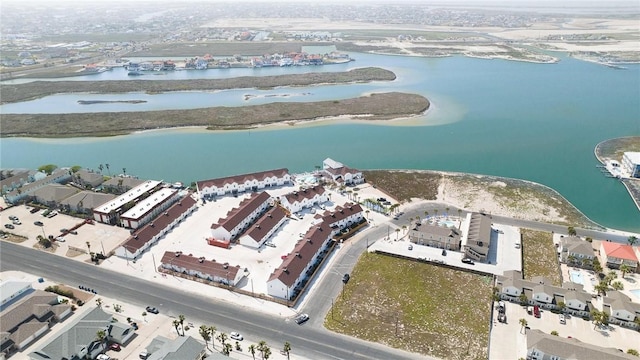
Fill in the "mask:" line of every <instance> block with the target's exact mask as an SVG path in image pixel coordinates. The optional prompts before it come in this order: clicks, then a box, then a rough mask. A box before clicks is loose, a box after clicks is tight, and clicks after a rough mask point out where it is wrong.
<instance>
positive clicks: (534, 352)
mask: <svg viewBox="0 0 640 360" xmlns="http://www.w3.org/2000/svg"><path fill="white" fill-rule="evenodd" d="M527 359H528V360H572V359H598V360H631V359H637V358H636V357H635V356H633V355H630V354H625V353H624V352H621V351H618V350H617V349H614V348H604V347H600V346H596V345H592V344H590V343H583V342H581V341H580V340H578V339H575V338H571V339H569V338H564V337H561V336H554V335H550V334H546V333H544V332H542V331H540V330H527Z"/></svg>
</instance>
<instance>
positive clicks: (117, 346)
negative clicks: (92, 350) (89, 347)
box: [109, 343, 122, 351]
mask: <svg viewBox="0 0 640 360" xmlns="http://www.w3.org/2000/svg"><path fill="white" fill-rule="evenodd" d="M109 350H113V351H120V350H122V348H121V347H120V344H118V343H112V344H111V345H109Z"/></svg>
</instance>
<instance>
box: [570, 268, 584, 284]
mask: <svg viewBox="0 0 640 360" xmlns="http://www.w3.org/2000/svg"><path fill="white" fill-rule="evenodd" d="M569 277H571V281H572V282H574V283H576V284H581V285H584V279H583V278H582V273H581V272H580V271H569Z"/></svg>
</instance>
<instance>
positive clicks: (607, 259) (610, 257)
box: [600, 241, 638, 272]
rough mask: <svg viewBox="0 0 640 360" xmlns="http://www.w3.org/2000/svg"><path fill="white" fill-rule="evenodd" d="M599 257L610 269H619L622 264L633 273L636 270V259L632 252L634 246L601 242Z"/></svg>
mask: <svg viewBox="0 0 640 360" xmlns="http://www.w3.org/2000/svg"><path fill="white" fill-rule="evenodd" d="M600 256H601V257H602V261H603V262H604V263H605V264H606V266H607V267H608V268H610V269H619V268H620V266H621V265H622V264H626V265H627V266H629V267H630V268H631V271H633V272H636V270H637V269H638V257H637V256H636V254H635V252H634V246H631V245H625V244H619V243H614V242H609V241H602V242H601V244H600Z"/></svg>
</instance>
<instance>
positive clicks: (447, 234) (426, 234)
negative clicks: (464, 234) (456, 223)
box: [409, 223, 461, 251]
mask: <svg viewBox="0 0 640 360" xmlns="http://www.w3.org/2000/svg"><path fill="white" fill-rule="evenodd" d="M409 241H411V242H412V243H414V244H418V245H426V246H431V247H437V248H441V249H447V250H454V251H459V250H460V245H461V235H460V230H458V229H456V228H454V227H447V226H438V225H431V224H421V223H416V224H415V226H414V227H413V228H411V230H409Z"/></svg>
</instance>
